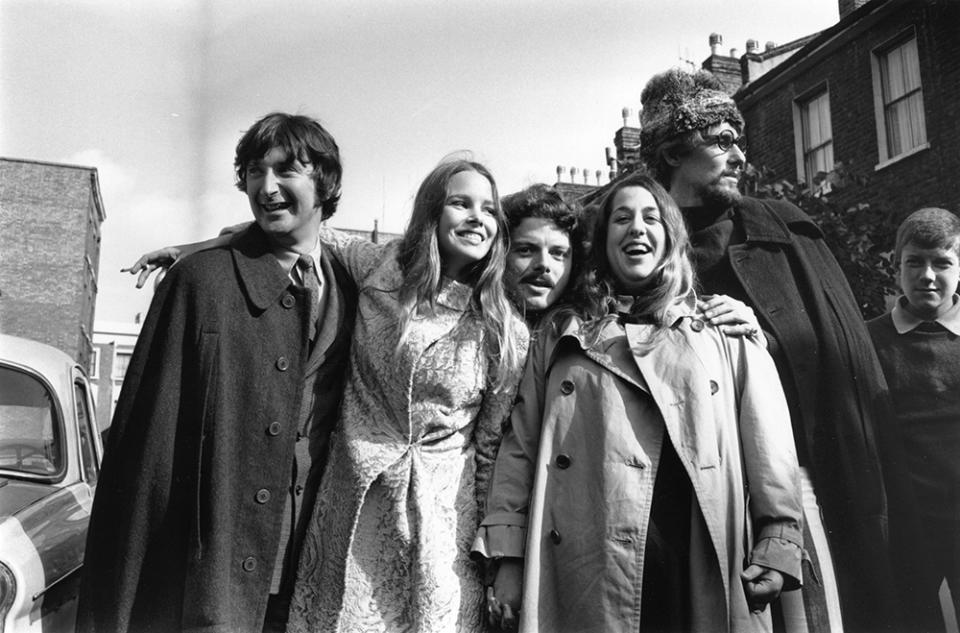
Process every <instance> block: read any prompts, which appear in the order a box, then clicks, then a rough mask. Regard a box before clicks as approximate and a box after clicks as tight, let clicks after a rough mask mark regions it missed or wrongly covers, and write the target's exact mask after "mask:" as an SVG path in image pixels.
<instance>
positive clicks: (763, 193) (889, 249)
mask: <svg viewBox="0 0 960 633" xmlns="http://www.w3.org/2000/svg"><path fill="white" fill-rule="evenodd" d="M867 185H868V178H867V177H866V176H864V175H862V174H859V173H857V172H855V171H854V170H852V169H851V168H850V167H849V166H847V165H844V164H843V163H840V162H837V163H836V164H835V165H834V168H833V170H832V171H830V172H829V173H824V172H821V173H819V174H817V176H816V178H814V182H813V185H812V186H808V185H807V184H806V183H794V182H789V181H787V180H782V179H777V177H776V174H775V173H773V171H772V170H769V169H766V168H764V167H755V166H753V165H747V167H746V170H745V177H744V179H743V186H744V189H745V192H746V193H747V194H749V195H752V196H755V197H758V198H776V199H779V200H786V201H788V202H792V203H793V204H795V205H797V206H798V207H800V208H801V209H803V210H804V211H805V212H806V213H807V214H808V215H809V216H810V217H811V218H813V220H814V221H815V222H816V223H817V224H818V225H819V226H820V228H821V230H822V231H823V233H824V237H825V239H826V242H827V245H828V246H829V247H830V250H831V251H832V252H833V255H834V257H836V258H837V262H838V263H839V264H840V268H841V269H843V272H844V274H845V275H846V277H847V281H848V282H849V283H850V286H851V288H852V289H853V293H854V295H855V296H856V299H857V305H858V306H859V307H860V311H861V312H862V313H863V316H864V318H872V317H875V316H878V315H880V314H883V313H884V312H886V309H887V308H886V306H887V299H888V297H890V296H891V295H893V294H895V293H896V270H895V262H894V261H893V242H894V236H895V235H896V230H897V223H896V221H895V220H894V219H893V218H892V217H890V214H889V213H886V212H885V211H884V210H883V209H882V208H880V207H879V206H878V205H874V206H871V205H870V204H869V203H866V202H862V201H861V202H857V201H856V200H863V199H865V198H866V197H867V195H866V194H867V189H866V187H867Z"/></svg>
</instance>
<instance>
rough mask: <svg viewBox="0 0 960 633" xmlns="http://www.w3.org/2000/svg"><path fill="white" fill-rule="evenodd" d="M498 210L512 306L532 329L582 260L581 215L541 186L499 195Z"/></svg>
mask: <svg viewBox="0 0 960 633" xmlns="http://www.w3.org/2000/svg"><path fill="white" fill-rule="evenodd" d="M501 206H502V207H503V212H504V214H505V215H506V216H507V223H508V224H509V225H510V251H509V252H508V253H507V272H508V273H509V276H510V283H511V285H513V286H514V288H513V290H514V293H515V302H516V303H517V304H518V307H520V308H521V311H522V312H523V314H524V316H525V318H526V320H527V324H528V325H529V326H530V327H531V329H535V328H536V326H537V324H538V323H539V320H540V317H541V316H543V315H544V314H545V313H546V312H547V310H548V309H549V308H551V307H552V306H553V305H555V304H556V302H557V301H558V300H559V299H560V298H562V297H563V294H564V291H565V290H566V288H567V285H568V284H569V282H570V280H571V278H572V272H573V268H574V266H576V265H578V264H579V263H580V262H581V261H582V259H583V248H584V226H583V217H582V214H581V211H580V208H579V206H577V205H576V204H569V203H567V202H566V201H564V199H563V197H562V196H561V195H560V193H559V192H558V191H557V190H556V189H554V188H553V187H551V186H549V185H543V184H536V185H531V186H530V187H527V188H526V189H524V190H522V191H518V192H517V193H514V194H511V195H509V196H504V198H503V200H501Z"/></svg>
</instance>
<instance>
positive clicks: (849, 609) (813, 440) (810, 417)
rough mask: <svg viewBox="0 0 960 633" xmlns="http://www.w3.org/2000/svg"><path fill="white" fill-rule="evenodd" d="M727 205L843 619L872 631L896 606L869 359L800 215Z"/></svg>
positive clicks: (880, 381)
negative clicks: (794, 419) (813, 499)
mask: <svg viewBox="0 0 960 633" xmlns="http://www.w3.org/2000/svg"><path fill="white" fill-rule="evenodd" d="M738 213H739V215H740V218H741V221H742V226H743V229H744V232H745V234H746V241H745V243H742V244H738V245H734V246H731V247H730V248H729V250H728V257H729V261H730V265H731V267H732V269H733V272H734V275H735V276H736V278H737V280H738V281H739V282H740V284H741V285H742V287H743V289H744V290H745V292H746V297H745V298H744V300H745V301H746V302H747V303H748V304H749V305H751V306H752V307H753V309H754V311H755V312H756V314H757V317H758V318H759V320H760V323H761V325H762V326H763V328H764V330H766V331H767V332H768V333H769V334H771V335H772V341H771V346H778V349H777V350H771V351H776V352H777V353H775V356H779V361H778V362H780V363H782V365H781V367H780V369H781V377H782V379H783V380H784V382H785V387H786V391H787V393H788V396H789V395H790V394H791V392H792V393H793V399H794V402H793V403H792V409H793V414H794V415H795V416H799V417H800V418H801V422H802V428H803V436H802V437H799V438H797V439H798V444H799V443H802V444H803V448H804V449H805V450H804V451H801V452H802V453H803V452H805V453H806V455H807V456H808V467H809V469H810V472H811V478H812V480H813V484H814V489H815V490H816V493H817V498H818V501H819V502H820V505H821V507H822V509H823V514H824V523H825V527H826V530H827V534H828V538H829V541H830V550H831V553H832V555H833V558H834V563H835V567H836V572H837V582H838V584H839V591H840V600H841V606H842V608H843V617H844V624H845V626H846V628H847V630H850V631H879V630H883V629H885V628H887V627H888V626H889V625H890V624H891V622H892V621H893V618H894V616H895V615H896V614H895V612H893V611H892V610H891V609H892V608H893V607H894V605H896V604H897V603H896V599H895V594H894V591H893V577H892V572H891V569H890V565H889V561H888V558H887V556H886V553H887V552H888V537H889V535H888V512H887V490H886V489H885V486H884V480H883V475H882V468H881V461H882V458H883V457H884V454H885V453H887V451H888V448H889V449H890V451H892V450H893V447H892V446H890V444H891V439H890V438H889V437H888V435H887V434H888V433H889V432H890V429H889V420H888V419H887V418H886V415H887V411H888V408H887V405H886V403H887V399H886V397H887V393H886V383H885V381H884V378H883V373H882V370H881V368H880V364H879V361H878V360H877V356H876V353H875V352H874V349H873V345H872V344H871V341H870V337H869V334H868V333H867V329H866V327H865V325H864V322H863V316H862V315H861V313H860V311H859V309H858V308H857V305H856V302H855V300H854V295H853V293H852V291H851V290H850V286H849V284H848V283H847V280H846V278H845V277H844V275H843V272H842V270H841V269H840V267H839V265H838V264H837V261H836V259H835V258H834V257H833V255H832V254H831V253H830V250H829V248H828V247H827V245H826V243H825V241H824V239H823V234H822V233H821V231H820V229H819V228H818V227H817V226H816V225H815V224H814V223H813V222H812V220H811V219H810V218H809V217H808V216H807V215H806V214H805V213H803V212H802V211H801V210H800V209H798V208H797V207H795V206H793V205H791V204H789V203H785V202H780V201H772V200H756V199H752V198H744V200H743V202H742V203H741V204H740V206H739V208H738ZM704 290H705V291H706V292H710V291H711V289H710V288H705V289H704ZM768 338H770V337H769V336H768ZM787 381H792V384H790V385H787V384H786V383H787ZM891 455H892V453H891Z"/></svg>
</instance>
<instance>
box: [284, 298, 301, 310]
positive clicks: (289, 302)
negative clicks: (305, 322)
mask: <svg viewBox="0 0 960 633" xmlns="http://www.w3.org/2000/svg"><path fill="white" fill-rule="evenodd" d="M280 305H282V306H283V307H284V308H286V309H287V310H289V309H290V308H292V307H293V306H295V305H297V300H296V299H294V298H293V295H283V299H281V300H280Z"/></svg>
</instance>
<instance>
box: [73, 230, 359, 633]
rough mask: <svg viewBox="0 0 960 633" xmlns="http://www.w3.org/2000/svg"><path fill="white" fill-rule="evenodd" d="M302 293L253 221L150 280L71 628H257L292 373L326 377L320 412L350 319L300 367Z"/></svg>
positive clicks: (334, 381) (327, 401) (297, 380)
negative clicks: (323, 351) (328, 353)
mask: <svg viewBox="0 0 960 633" xmlns="http://www.w3.org/2000/svg"><path fill="white" fill-rule="evenodd" d="M335 270H336V271H337V273H336V277H337V279H336V283H335V284H334V288H333V290H337V292H341V291H340V290H338V289H337V288H338V287H339V286H340V284H342V283H344V280H343V275H342V274H341V273H340V272H339V271H340V270H342V269H340V268H339V267H337V268H336V269H335ZM346 283H347V284H348V285H347V286H346V287H349V283H350V282H349V281H347V282H346ZM338 296H341V295H338ZM305 298H306V295H305V292H304V291H303V290H302V289H301V288H299V287H297V286H295V285H293V284H291V282H290V280H289V278H288V276H287V273H286V272H285V271H284V270H283V268H282V267H281V266H280V265H279V263H278V262H277V260H276V258H275V257H274V256H273V255H272V254H271V253H270V251H269V249H268V244H267V241H266V237H265V235H264V234H263V232H262V231H261V230H260V229H259V227H257V226H256V225H253V226H251V227H250V228H249V229H247V230H245V231H244V232H242V233H240V234H238V235H237V237H236V238H234V240H233V242H232V243H231V245H230V246H229V247H222V248H216V249H213V250H209V251H203V252H200V253H197V254H195V255H192V256H190V257H188V258H185V259H184V261H182V262H181V263H179V264H177V265H176V266H174V267H173V268H172V269H171V270H170V271H169V273H168V274H167V276H166V278H165V279H164V280H163V282H162V283H161V284H160V285H159V287H158V288H157V292H156V295H155V296H154V299H153V302H152V304H151V306H150V311H149V313H148V315H147V319H146V321H145V322H144V326H143V330H142V332H141V334H140V338H139V340H138V341H137V346H136V349H135V350H134V354H133V358H132V360H131V363H130V367H129V369H128V371H127V374H126V377H125V380H124V385H123V390H122V392H121V394H120V399H119V401H118V403H117V409H116V414H115V416H114V420H113V426H112V430H111V432H110V443H109V446H108V448H107V451H106V455H105V457H104V462H103V470H102V473H101V476H100V481H99V484H98V490H97V495H96V498H95V500H94V504H93V513H92V516H91V521H90V532H89V535H88V540H87V549H86V558H85V561H84V570H83V581H82V585H81V594H80V604H79V616H78V624H79V630H80V631H85V632H93V631H96V632H103V633H106V632H109V633H118V632H120V633H122V632H125V631H133V632H140V631H157V632H161V631H162V632H164V633H167V632H169V631H208V632H222V633H236V632H247V631H248V632H256V633H259V632H260V631H261V629H262V626H263V620H264V612H265V608H266V600H267V595H268V593H269V591H270V583H271V580H272V577H273V572H274V563H275V562H276V559H277V551H278V545H279V539H280V530H281V521H282V519H283V509H284V502H285V494H286V493H287V491H288V489H289V487H290V485H291V476H292V468H293V458H294V444H295V441H296V434H297V425H298V419H299V417H300V415H301V402H302V401H303V398H302V396H303V389H304V384H305V382H306V383H307V384H312V385H317V386H318V388H319V387H320V386H322V388H323V389H326V390H328V391H327V392H326V393H324V394H319V395H320V399H321V400H323V402H324V405H321V406H319V407H318V409H317V412H318V413H319V414H320V415H322V416H325V417H330V418H331V421H332V416H334V415H335V414H336V407H337V405H338V404H339V398H340V395H341V391H342V389H341V380H342V376H343V374H344V373H345V372H344V366H343V363H342V359H343V358H344V357H345V350H346V345H347V342H346V341H347V340H348V338H349V329H350V328H349V325H350V324H351V323H352V321H353V317H352V315H350V316H349V318H347V319H344V320H343V321H345V323H346V325H345V326H344V327H342V328H340V329H341V330H342V333H341V334H338V335H337V336H335V339H336V343H335V344H334V348H335V349H337V350H340V351H338V352H337V353H335V354H334V355H333V358H334V359H336V361H337V362H333V361H331V362H325V363H323V364H321V365H320V367H319V368H318V369H317V371H318V376H317V378H316V380H311V378H312V376H308V375H306V373H305V368H306V367H307V366H308V356H309V354H308V343H307V340H306V334H305V332H306V329H305V326H306V321H307V320H308V318H309V310H308V309H307V306H306V304H305ZM351 301H352V300H351V299H348V300H346V301H344V302H343V303H345V304H347V305H350V304H351ZM305 379H306V380H305ZM329 426H330V425H328V427H329Z"/></svg>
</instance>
